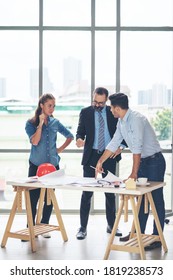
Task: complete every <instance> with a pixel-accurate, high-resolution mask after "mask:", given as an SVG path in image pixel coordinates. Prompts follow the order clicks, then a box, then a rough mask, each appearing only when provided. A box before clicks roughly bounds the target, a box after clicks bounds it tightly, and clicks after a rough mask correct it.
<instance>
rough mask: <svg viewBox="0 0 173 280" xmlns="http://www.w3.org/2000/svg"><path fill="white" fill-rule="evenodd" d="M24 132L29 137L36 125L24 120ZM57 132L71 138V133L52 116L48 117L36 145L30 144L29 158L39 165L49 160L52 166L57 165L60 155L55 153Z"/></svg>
mask: <svg viewBox="0 0 173 280" xmlns="http://www.w3.org/2000/svg"><path fill="white" fill-rule="evenodd" d="M25 130H26V133H27V135H28V137H29V139H30V142H31V138H32V136H33V134H34V133H35V132H36V130H37V128H36V126H35V125H34V124H33V123H31V121H27V122H26V126H25ZM57 132H59V133H61V134H62V135H63V136H64V137H65V138H73V139H74V136H73V134H72V133H71V132H70V131H69V130H68V129H67V128H66V127H65V126H64V125H63V124H61V123H60V121H58V120H57V119H54V118H53V117H48V124H47V125H45V124H43V127H42V134H41V139H40V141H39V143H38V145H32V146H31V153H30V157H29V160H30V161H31V162H32V163H33V164H35V165H36V166H39V165H40V164H42V163H46V162H49V163H51V164H53V165H54V166H57V165H58V164H59V161H60V156H59V155H58V153H57V147H56V141H57Z"/></svg>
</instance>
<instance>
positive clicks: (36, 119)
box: [29, 93, 55, 126]
mask: <svg viewBox="0 0 173 280" xmlns="http://www.w3.org/2000/svg"><path fill="white" fill-rule="evenodd" d="M49 99H55V97H54V96H53V95H52V94H51V93H45V94H43V95H42V96H40V98H39V101H38V106H37V108H36V110H35V115H34V117H33V118H31V119H30V120H29V121H30V122H32V123H33V124H34V125H35V126H38V125H39V116H40V115H41V113H42V108H41V106H40V104H43V105H44V103H46V102H47V101H48V100H49ZM52 117H53V116H52Z"/></svg>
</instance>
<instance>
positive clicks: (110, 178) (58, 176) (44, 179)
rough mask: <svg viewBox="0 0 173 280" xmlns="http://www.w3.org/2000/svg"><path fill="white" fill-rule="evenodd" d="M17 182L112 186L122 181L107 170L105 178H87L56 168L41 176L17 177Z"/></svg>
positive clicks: (49, 184) (50, 184)
mask: <svg viewBox="0 0 173 280" xmlns="http://www.w3.org/2000/svg"><path fill="white" fill-rule="evenodd" d="M18 182H23V183H24V182H25V183H35V182H40V183H41V184H43V185H45V186H56V185H57V186H58V185H70V184H75V185H80V186H87V187H96V186H98V187H103V186H104V187H111V186H112V187H114V183H115V182H120V183H121V182H122V180H121V179H120V178H119V177H117V176H115V175H114V174H113V173H111V172H110V171H108V174H107V176H106V177H105V178H97V179H96V178H88V177H77V176H69V175H66V174H65V170H64V169H60V170H56V171H54V172H51V173H48V174H46V175H43V176H41V177H37V176H34V177H29V178H26V179H19V180H18Z"/></svg>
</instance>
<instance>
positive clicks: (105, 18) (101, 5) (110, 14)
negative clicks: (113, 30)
mask: <svg viewBox="0 0 173 280" xmlns="http://www.w3.org/2000/svg"><path fill="white" fill-rule="evenodd" d="M95 3H96V20H95V22H96V25H97V26H116V1H114V0H96V1H95Z"/></svg>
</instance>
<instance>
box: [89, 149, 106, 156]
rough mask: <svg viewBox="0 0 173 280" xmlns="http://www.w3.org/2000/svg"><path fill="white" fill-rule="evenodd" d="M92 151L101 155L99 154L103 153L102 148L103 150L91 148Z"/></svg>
mask: <svg viewBox="0 0 173 280" xmlns="http://www.w3.org/2000/svg"><path fill="white" fill-rule="evenodd" d="M92 151H93V152H94V153H96V154H99V155H101V154H103V153H104V150H103V151H99V150H97V149H92Z"/></svg>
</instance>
